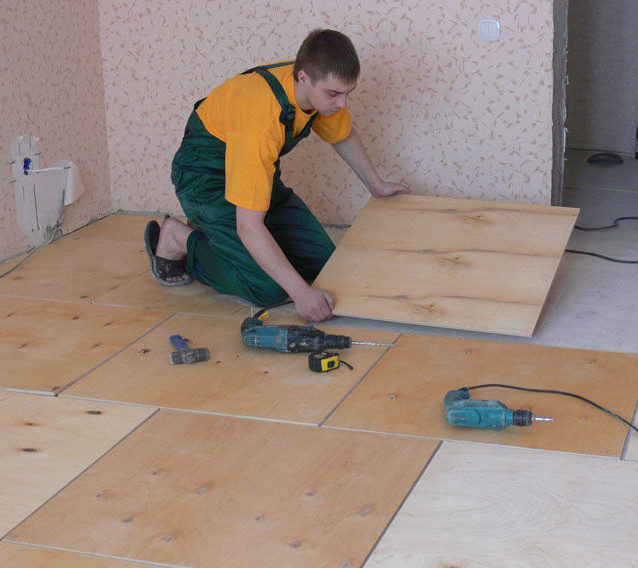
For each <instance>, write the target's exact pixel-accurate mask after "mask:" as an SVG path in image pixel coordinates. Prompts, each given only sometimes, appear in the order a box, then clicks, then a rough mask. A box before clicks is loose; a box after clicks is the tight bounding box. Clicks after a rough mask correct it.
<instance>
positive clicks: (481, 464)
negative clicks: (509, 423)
mask: <svg viewBox="0 0 638 568" xmlns="http://www.w3.org/2000/svg"><path fill="white" fill-rule="evenodd" d="M637 477H638V464H636V463H634V462H623V461H620V460H615V459H610V458H599V457H592V456H574V455H566V454H561V453H557V452H543V451H538V450H528V449H520V448H504V447H490V446H481V445H475V444H469V443H449V442H446V443H444V444H443V446H442V447H441V449H440V450H439V451H438V452H437V454H436V456H435V458H434V460H433V461H432V463H431V464H430V465H429V466H428V468H427V470H426V471H425V474H424V475H423V477H422V478H421V479H420V481H419V483H418V484H417V486H416V488H415V489H414V491H413V492H412V494H411V495H410V497H409V498H408V500H407V501H406V503H405V505H404V506H403V508H402V509H401V512H400V513H399V515H397V517H396V518H395V520H394V522H393V523H392V525H391V526H390V528H389V529H388V531H387V533H386V534H385V535H384V537H383V539H382V540H381V542H380V543H379V545H378V546H377V548H376V550H375V552H374V553H373V554H372V556H371V557H370V558H369V560H368V562H366V568H386V567H387V568H395V567H397V566H401V567H402V568H417V567H418V568H421V567H423V566H490V567H491V568H500V567H503V568H504V567H507V568H510V567H513V566H514V567H527V566H633V565H635V564H636V558H638V539H637V538H636V529H635V517H636V503H638V483H636V479H637Z"/></svg>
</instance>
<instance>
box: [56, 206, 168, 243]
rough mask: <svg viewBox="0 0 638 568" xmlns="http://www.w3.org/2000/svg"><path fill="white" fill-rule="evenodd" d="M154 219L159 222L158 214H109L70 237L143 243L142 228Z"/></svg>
mask: <svg viewBox="0 0 638 568" xmlns="http://www.w3.org/2000/svg"><path fill="white" fill-rule="evenodd" d="M152 220H155V221H157V222H158V223H160V224H161V222H162V217H161V216H159V215H129V214H124V213H119V214H115V215H109V216H108V217H105V218H104V219H100V220H99V221H95V222H94V223H91V224H90V225H87V226H86V227H82V228H81V229H78V230H77V231H75V232H74V233H72V234H71V235H69V236H70V237H73V238H78V239H83V240H84V239H109V240H113V241H128V242H133V243H138V244H139V243H144V229H145V228H146V224H147V223H148V222H149V221H152Z"/></svg>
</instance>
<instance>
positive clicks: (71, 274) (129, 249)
mask: <svg viewBox="0 0 638 568" xmlns="http://www.w3.org/2000/svg"><path fill="white" fill-rule="evenodd" d="M148 270H149V261H148V255H147V254H146V251H145V249H144V242H143V241H142V240H140V241H139V242H137V243H133V242H125V241H114V240H108V239H80V238H77V237H71V236H68V237H64V238H62V239H60V240H59V241H55V242H53V243H51V244H49V245H47V246H45V247H43V248H41V249H40V250H38V251H36V252H35V253H34V254H33V256H31V257H30V258H28V259H27V260H26V261H25V262H24V263H23V264H22V265H21V266H19V267H18V268H16V270H14V271H13V272H12V273H11V274H9V275H7V276H5V277H4V278H2V279H0V294H5V295H16V296H28V297H31V298H48V299H54V300H73V301H84V302H89V301H91V300H92V299H93V298H95V297H96V296H98V295H100V294H103V293H105V292H106V291H108V290H113V289H114V288H117V287H118V286H121V285H122V284H123V283H125V282H127V281H129V280H131V279H133V278H134V277H135V276H138V275H139V274H143V273H144V272H146V271H148Z"/></svg>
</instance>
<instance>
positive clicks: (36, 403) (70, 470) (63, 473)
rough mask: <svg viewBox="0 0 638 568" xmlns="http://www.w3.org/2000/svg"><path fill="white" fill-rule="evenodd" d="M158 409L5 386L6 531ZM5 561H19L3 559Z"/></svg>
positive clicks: (1, 521)
mask: <svg viewBox="0 0 638 568" xmlns="http://www.w3.org/2000/svg"><path fill="white" fill-rule="evenodd" d="M153 412H154V409H152V408H143V407H135V406H131V405H121V404H120V405H118V404H108V403H102V402H91V401H82V400H68V399H67V400H60V399H57V398H53V397H49V396H41V395H31V394H23V393H12V392H1V391H0V431H2V436H0V536H2V535H4V534H5V533H6V532H7V531H9V530H11V529H12V528H13V527H15V526H16V525H17V524H18V523H20V522H21V521H22V520H23V519H24V518H25V517H26V516H27V515H29V514H30V513H32V512H33V511H34V510H35V509H37V508H38V507H39V506H40V505H42V503H44V502H45V501H46V500H47V499H49V498H50V497H51V496H53V495H54V494H55V493H56V492H57V491H59V490H60V489H61V488H62V487H64V486H65V485H66V484H67V483H68V482H70V481H71V480H72V479H73V478H74V477H75V476H77V475H78V474H80V473H81V472H82V471H83V470H84V469H85V468H87V467H89V466H90V465H91V464H92V463H93V462H94V461H95V460H96V459H98V458H99V457H100V456H102V455H103V454H104V453H105V452H107V451H108V450H109V449H110V448H111V447H112V446H114V445H115V444H116V443H117V442H119V441H120V440H121V439H122V438H123V437H124V436H126V435H127V434H128V433H129V432H130V431H131V430H133V429H134V428H135V427H136V426H138V425H139V424H140V423H141V422H142V421H144V420H145V419H146V418H147V417H148V416H150V415H151V414H152V413H153ZM1 558H2V555H1V554H0V559H1ZM0 565H2V566H15V565H14V564H10V563H4V562H2V561H1V560H0ZM34 565H35V564H34Z"/></svg>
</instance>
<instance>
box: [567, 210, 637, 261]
mask: <svg viewBox="0 0 638 568" xmlns="http://www.w3.org/2000/svg"><path fill="white" fill-rule="evenodd" d="M620 221H638V217H616V218H615V219H614V222H613V223H612V224H611V225H605V226H604V227H581V226H579V225H575V226H574V229H577V230H579V231H603V230H605V229H615V228H616V227H618V223H619V222H620ZM565 252H570V253H572V254H584V255H587V256H595V257H596V258H602V259H603V260H609V261H610V262H618V263H621V264H638V260H622V259H620V258H612V257H611V256H605V255H604V254H598V253H597V252H590V251H586V250H574V249H565Z"/></svg>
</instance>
